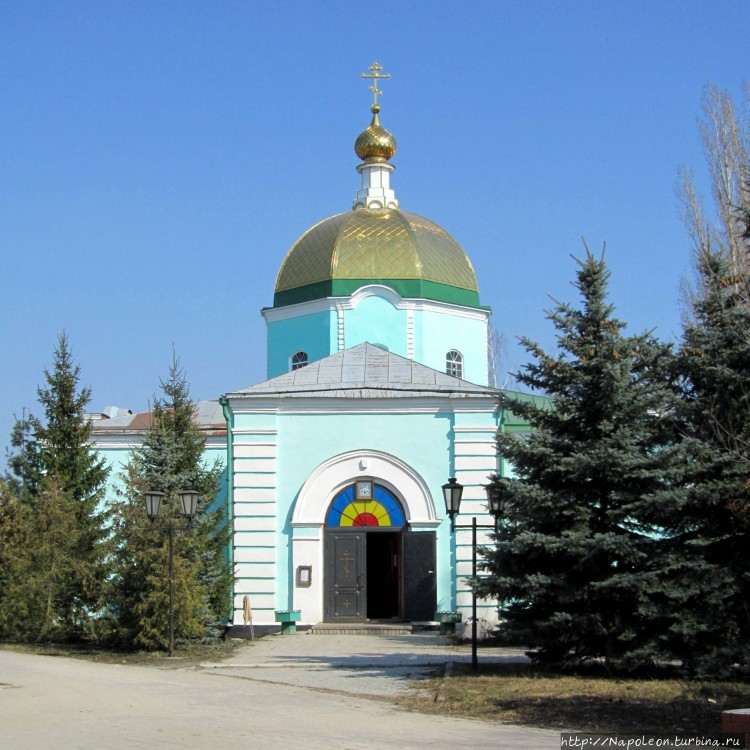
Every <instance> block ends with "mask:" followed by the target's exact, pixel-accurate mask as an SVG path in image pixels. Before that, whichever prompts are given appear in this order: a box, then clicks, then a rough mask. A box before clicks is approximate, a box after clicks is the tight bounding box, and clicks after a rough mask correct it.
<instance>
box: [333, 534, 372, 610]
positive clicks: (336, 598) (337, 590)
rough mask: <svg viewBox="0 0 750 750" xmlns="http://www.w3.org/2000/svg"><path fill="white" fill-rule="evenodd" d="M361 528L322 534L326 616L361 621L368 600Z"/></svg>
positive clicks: (365, 558) (363, 539)
mask: <svg viewBox="0 0 750 750" xmlns="http://www.w3.org/2000/svg"><path fill="white" fill-rule="evenodd" d="M365 542H366V539H365V534H364V532H350V533H346V532H334V531H327V532H326V534H325V551H324V557H325V575H324V580H325V620H326V622H362V621H364V619H365V616H366V614H367V613H366V611H365V608H366V603H367V571H366V564H367V556H366V546H365Z"/></svg>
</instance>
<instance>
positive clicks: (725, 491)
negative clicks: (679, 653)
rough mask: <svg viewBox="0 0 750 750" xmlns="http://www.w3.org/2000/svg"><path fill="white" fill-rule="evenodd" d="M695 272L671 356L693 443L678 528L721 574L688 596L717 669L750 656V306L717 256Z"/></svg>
mask: <svg viewBox="0 0 750 750" xmlns="http://www.w3.org/2000/svg"><path fill="white" fill-rule="evenodd" d="M698 271H699V278H700V280H701V288H700V290H699V295H698V296H697V298H696V300H695V302H694V309H693V318H692V320H690V321H689V322H688V323H687V324H686V326H685V328H684V331H683V343H682V349H681V356H680V360H679V365H680V372H681V375H682V378H683V380H682V386H683V394H682V395H683V406H684V419H685V424H686V428H685V429H686V432H687V434H688V436H689V438H690V440H691V444H692V446H693V450H692V455H693V458H692V460H691V462H690V465H689V475H688V482H687V487H688V493H687V502H686V505H685V507H684V508H683V511H682V513H681V516H680V526H679V531H680V533H681V534H682V536H683V538H684V539H685V541H686V544H687V545H688V546H689V547H690V548H691V549H692V550H693V551H694V555H695V558H696V560H699V561H701V562H702V564H703V566H704V567H706V568H708V567H713V568H716V569H719V570H721V571H723V573H724V577H725V580H724V581H723V582H722V585H721V588H720V591H721V594H722V599H723V601H721V602H720V603H719V604H720V605H721V606H718V605H717V606H715V607H712V608H707V607H706V605H705V603H704V602H696V605H697V608H696V614H694V615H693V616H694V617H695V616H700V617H701V619H702V620H703V621H704V622H705V627H706V630H707V632H709V633H711V632H713V631H719V632H720V637H717V638H715V639H713V648H712V649H705V656H704V661H705V662H707V663H706V665H705V667H706V668H710V669H712V670H713V671H719V670H721V669H726V668H727V667H728V666H729V665H731V664H732V663H734V662H737V661H739V662H741V663H743V664H745V665H747V664H748V657H750V654H749V653H748V646H747V644H748V643H749V642H750V640H749V639H750V604H749V603H748V602H750V384H749V381H748V373H750V307H749V306H748V303H747V299H746V297H745V286H744V285H743V284H738V283H737V276H736V273H735V267H734V264H733V263H732V262H731V259H729V258H728V257H727V256H726V254H725V253H720V252H717V253H712V252H704V253H702V254H701V255H700V256H699V259H698ZM697 650H698V651H699V652H701V651H702V649H697Z"/></svg>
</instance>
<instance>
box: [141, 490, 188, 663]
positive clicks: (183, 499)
mask: <svg viewBox="0 0 750 750" xmlns="http://www.w3.org/2000/svg"><path fill="white" fill-rule="evenodd" d="M179 498H180V505H181V507H182V516H183V517H184V518H187V528H188V529H190V528H192V526H193V519H194V518H195V513H196V511H197V509H198V493H197V492H196V491H195V490H181V491H180V492H179ZM143 499H144V500H145V502H146V514H147V515H148V517H149V520H150V521H151V523H152V524H153V523H154V521H156V518H157V516H158V515H159V511H160V510H161V505H162V501H163V500H164V493H163V492H159V491H158V490H149V491H148V492H144V493H143ZM169 656H174V518H173V517H172V514H170V515H169Z"/></svg>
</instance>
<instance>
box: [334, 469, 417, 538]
mask: <svg viewBox="0 0 750 750" xmlns="http://www.w3.org/2000/svg"><path fill="white" fill-rule="evenodd" d="M405 525H406V518H405V516H404V510H403V508H402V507H401V503H400V502H399V501H398V500H397V499H396V496H395V495H394V494H393V493H392V492H391V491H390V490H387V489H386V488H385V487H383V486H381V485H379V484H375V483H374V482H373V481H372V480H370V479H360V480H357V481H356V482H355V483H354V484H350V485H349V486H348V487H346V488H344V489H343V490H341V492H339V493H338V495H336V497H334V498H333V500H332V501H331V504H330V505H329V506H328V512H327V513H326V526H405Z"/></svg>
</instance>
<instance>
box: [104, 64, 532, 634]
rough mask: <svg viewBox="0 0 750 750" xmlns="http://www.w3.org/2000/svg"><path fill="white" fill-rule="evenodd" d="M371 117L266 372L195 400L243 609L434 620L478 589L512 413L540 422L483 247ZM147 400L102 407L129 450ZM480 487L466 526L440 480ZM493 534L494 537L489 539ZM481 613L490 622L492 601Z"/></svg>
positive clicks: (289, 263)
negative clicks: (500, 350)
mask: <svg viewBox="0 0 750 750" xmlns="http://www.w3.org/2000/svg"><path fill="white" fill-rule="evenodd" d="M369 70H370V72H369V73H368V74H363V76H364V77H366V78H370V79H371V80H372V86H371V87H370V90H371V91H372V92H373V99H374V103H373V104H372V107H371V112H372V120H371V122H370V125H369V127H367V128H366V129H365V130H364V131H363V132H362V133H360V135H359V136H358V137H357V139H356V141H355V146H354V148H355V152H356V154H357V156H358V157H359V159H360V163H359V164H358V165H357V172H358V173H359V175H360V178H359V179H358V180H357V183H358V185H357V187H356V190H355V191H354V198H353V201H352V208H351V210H348V211H345V212H344V213H339V214H336V215H334V216H331V217H329V218H326V219H323V220H322V221H320V222H319V223H317V224H315V225H314V226H313V227H311V228H310V229H308V230H307V231H306V232H305V233H304V234H303V235H302V236H301V237H300V238H299V239H298V240H297V241H296V242H294V243H293V244H292V246H291V249H290V250H289V251H288V252H287V254H286V256H285V257H284V258H283V260H281V255H280V260H281V266H280V269H279V273H278V276H277V279H276V287H275V290H274V295H273V305H272V306H271V307H266V308H264V309H263V310H262V311H261V312H262V315H263V317H264V319H265V322H266V326H267V377H268V379H267V380H265V381H263V382H261V383H258V384H257V385H252V386H250V387H247V388H241V389H239V390H232V391H228V392H227V393H225V394H224V395H223V396H222V397H221V398H219V399H218V400H216V401H208V402H202V403H200V404H199V405H198V408H197V411H196V419H197V420H198V422H199V424H200V426H201V428H202V429H203V430H204V433H205V434H206V437H207V457H208V458H209V459H210V460H213V457H214V456H220V457H221V458H222V460H223V461H224V465H225V467H226V471H225V477H226V486H225V489H224V491H223V492H222V495H221V496H220V498H218V501H219V502H224V503H226V506H227V510H228V516H229V518H230V521H231V524H232V527H233V537H232V544H231V550H230V554H231V556H232V560H233V561H234V568H235V576H236V578H235V584H234V595H233V607H234V612H233V620H232V623H233V624H235V625H242V624H243V621H244V620H243V605H244V604H245V602H249V603H250V605H251V607H252V612H253V621H254V623H255V624H256V625H273V624H275V623H277V621H279V620H280V619H281V620H283V618H284V616H285V615H284V614H283V613H286V612H295V613H298V614H295V615H294V616H295V617H299V623H298V624H300V625H315V624H317V623H333V624H335V623H366V622H372V621H385V622H415V621H416V622H424V621H433V620H435V618H436V613H437V612H440V611H443V612H449V611H459V612H461V613H462V614H463V620H464V622H466V621H467V620H468V618H469V615H470V607H471V591H470V588H469V586H468V583H467V581H466V576H468V575H470V573H471V557H472V547H471V532H470V531H467V530H466V529H465V527H466V525H467V524H468V525H470V524H471V519H472V517H477V519H478V522H479V523H480V524H481V525H489V524H490V523H491V522H492V520H493V519H492V517H491V516H490V515H489V514H488V513H487V499H486V494H485V486H486V485H487V484H488V482H489V479H490V477H491V476H492V475H494V474H500V475H503V473H504V471H505V467H504V466H502V465H501V464H500V463H499V461H498V457H497V452H496V446H495V436H496V433H497V431H498V430H500V429H503V430H525V429H526V426H525V425H523V424H520V423H518V420H517V419H516V418H515V417H514V416H513V414H511V413H508V412H505V411H503V410H502V409H501V406H500V402H499V398H498V396H499V392H498V390H497V389H496V388H494V387H491V386H490V384H489V378H488V339H489V330H490V329H489V318H490V310H489V308H487V307H484V306H482V305H481V303H480V298H479V287H478V284H477V279H476V276H475V273H474V269H473V267H472V265H471V262H470V260H469V258H468V257H467V255H466V253H465V252H464V250H463V249H462V248H461V246H460V245H459V244H458V243H457V242H456V240H455V239H454V238H453V237H452V236H451V235H450V234H448V232H446V231H445V230H444V229H442V228H441V227H440V226H439V225H438V224H436V223H434V222H433V221H431V220H429V219H426V218H423V217H421V216H417V215H416V214H413V213H409V212H407V211H404V210H401V208H400V206H399V201H398V200H397V198H396V193H395V192H394V190H393V188H392V187H391V175H392V173H393V170H394V166H393V164H392V163H391V159H392V157H393V156H394V154H395V152H396V140H395V138H394V137H393V136H392V135H391V133H389V132H388V131H387V130H386V129H385V128H384V127H383V126H382V125H381V124H380V119H379V114H380V106H379V104H378V96H379V95H380V94H381V92H380V91H379V90H378V83H379V81H380V80H382V79H383V78H387V77H388V75H387V74H385V73H383V72H382V68H381V67H380V66H379V65H378V64H377V63H375V64H374V65H373V66H371V67H370V69H369ZM147 424H148V415H132V414H129V413H128V414H125V415H122V416H121V415H118V414H117V413H112V414H111V416H110V418H103V419H100V420H98V421H97V422H95V429H94V436H93V441H94V447H96V448H97V449H98V450H99V451H100V453H101V454H102V455H103V456H105V457H106V458H107V459H108V460H109V461H110V462H111V463H112V464H113V465H114V466H117V465H122V464H124V463H125V461H126V460H127V456H128V454H129V452H130V451H131V450H132V449H133V447H134V446H135V445H137V444H138V442H139V435H142V434H143V431H144V429H145V427H146V426H147ZM449 477H456V478H457V480H458V482H459V483H460V484H462V485H463V486H464V492H463V501H462V505H461V513H460V515H459V516H458V517H457V526H458V527H459V528H457V529H456V530H455V531H452V530H451V523H450V520H449V519H448V517H447V514H446V509H445V504H444V500H443V490H442V486H443V485H444V484H445V483H446V482H447V480H448V479H449ZM486 541H488V538H487V537H483V538H480V544H481V543H482V542H486ZM481 605H482V606H480V610H479V618H480V620H481V621H483V623H486V624H487V625H488V626H490V627H491V626H492V624H493V623H494V622H496V620H497V606H496V603H494V602H482V603H481Z"/></svg>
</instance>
